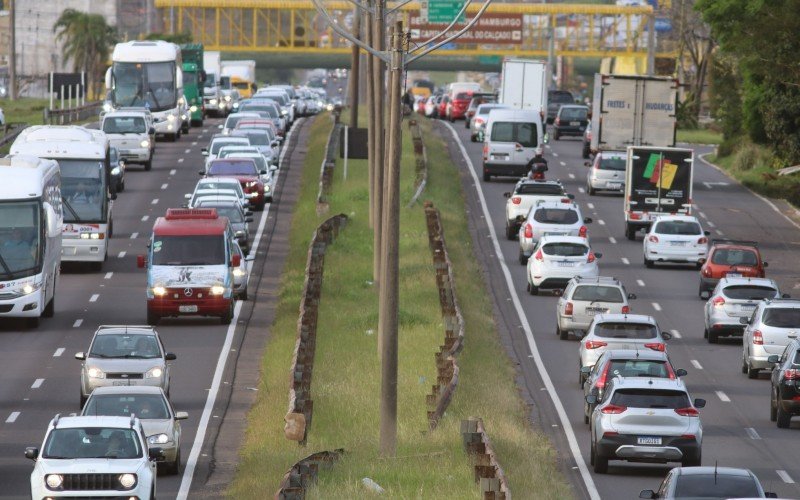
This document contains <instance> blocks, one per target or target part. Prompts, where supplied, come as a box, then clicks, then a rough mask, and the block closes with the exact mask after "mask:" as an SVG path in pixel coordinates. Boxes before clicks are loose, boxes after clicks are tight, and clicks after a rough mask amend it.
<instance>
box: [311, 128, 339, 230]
mask: <svg viewBox="0 0 800 500" xmlns="http://www.w3.org/2000/svg"><path fill="white" fill-rule="evenodd" d="M334 119H335V122H334V125H333V128H331V135H329V136H328V143H327V145H326V146H325V158H323V159H322V165H321V166H320V168H319V190H318V191H317V215H324V214H326V213H328V210H329V209H330V204H329V203H328V195H330V194H331V188H332V187H333V170H334V169H335V168H336V151H338V149H339V136H340V135H341V134H340V131H339V129H341V127H342V126H343V125H342V124H341V123H339V113H338V112H334Z"/></svg>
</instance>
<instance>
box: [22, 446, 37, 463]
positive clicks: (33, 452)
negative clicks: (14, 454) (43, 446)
mask: <svg viewBox="0 0 800 500" xmlns="http://www.w3.org/2000/svg"><path fill="white" fill-rule="evenodd" d="M25 458H29V459H31V460H36V459H37V458H39V448H36V447H35V446H29V447H28V448H25Z"/></svg>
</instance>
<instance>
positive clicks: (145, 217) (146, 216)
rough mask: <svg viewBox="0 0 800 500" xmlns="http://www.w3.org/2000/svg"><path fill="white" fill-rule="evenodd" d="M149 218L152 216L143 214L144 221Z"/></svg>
mask: <svg viewBox="0 0 800 500" xmlns="http://www.w3.org/2000/svg"><path fill="white" fill-rule="evenodd" d="M149 218H150V216H149V215H142V222H147V220H148V219H149Z"/></svg>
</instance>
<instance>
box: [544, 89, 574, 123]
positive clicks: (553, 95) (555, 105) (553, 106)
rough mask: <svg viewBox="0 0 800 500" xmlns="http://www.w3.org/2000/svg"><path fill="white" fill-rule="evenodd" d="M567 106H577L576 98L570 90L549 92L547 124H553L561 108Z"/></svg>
mask: <svg viewBox="0 0 800 500" xmlns="http://www.w3.org/2000/svg"><path fill="white" fill-rule="evenodd" d="M565 104H575V97H574V96H573V95H572V92H570V91H568V90H549V91H548V92H547V124H548V125H549V124H551V123H553V121H554V120H555V119H556V115H557V114H558V110H559V108H561V106H563V105H565Z"/></svg>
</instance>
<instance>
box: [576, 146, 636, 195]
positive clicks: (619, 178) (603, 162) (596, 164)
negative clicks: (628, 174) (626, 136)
mask: <svg viewBox="0 0 800 500" xmlns="http://www.w3.org/2000/svg"><path fill="white" fill-rule="evenodd" d="M625 154H626V153H625V152H624V151H600V152H599V153H597V155H595V157H594V160H593V161H587V162H585V163H584V165H585V166H587V167H589V170H588V172H587V173H586V192H587V193H589V196H594V195H595V194H597V192H598V191H611V192H614V193H620V194H622V193H623V192H625ZM588 157H589V155H588V154H587V155H586V158H588Z"/></svg>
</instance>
